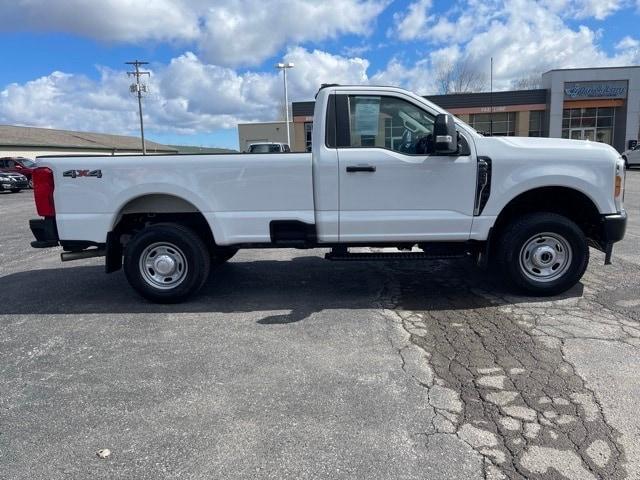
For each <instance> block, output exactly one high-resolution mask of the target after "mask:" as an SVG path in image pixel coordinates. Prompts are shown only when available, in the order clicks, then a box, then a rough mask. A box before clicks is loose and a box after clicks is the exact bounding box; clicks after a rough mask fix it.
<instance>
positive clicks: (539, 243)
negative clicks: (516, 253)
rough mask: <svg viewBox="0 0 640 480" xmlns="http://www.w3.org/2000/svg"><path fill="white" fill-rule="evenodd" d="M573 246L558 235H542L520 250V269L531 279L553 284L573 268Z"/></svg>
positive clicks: (534, 237)
mask: <svg viewBox="0 0 640 480" xmlns="http://www.w3.org/2000/svg"><path fill="white" fill-rule="evenodd" d="M572 258H573V251H572V250H571V245H569V242H568V241H567V240H566V239H565V238H564V237H563V236H562V235H558V234H557V233H549V232H545V233H540V234H537V235H534V236H533V237H531V238H530V239H529V240H527V241H526V242H525V243H524V246H523V247H522V249H521V250H520V268H521V270H522V272H523V273H524V274H525V276H527V277H528V278H529V279H531V280H533V281H536V282H551V281H553V280H556V279H557V278H560V277H561V276H562V275H564V274H565V273H566V272H567V270H569V267H570V266H571V259H572Z"/></svg>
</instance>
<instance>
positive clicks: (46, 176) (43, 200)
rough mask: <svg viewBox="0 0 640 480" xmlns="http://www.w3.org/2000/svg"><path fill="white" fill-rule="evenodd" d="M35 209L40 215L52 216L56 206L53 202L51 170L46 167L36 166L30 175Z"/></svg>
mask: <svg viewBox="0 0 640 480" xmlns="http://www.w3.org/2000/svg"><path fill="white" fill-rule="evenodd" d="M31 178H32V180H33V196H34V198H35V200H36V210H37V211H38V215H40V216H41V217H54V216H55V215H56V207H55V205H54V204H53V189H54V185H53V172H52V171H51V169H50V168H48V167H38V168H36V169H35V170H34V171H33V174H32V176H31Z"/></svg>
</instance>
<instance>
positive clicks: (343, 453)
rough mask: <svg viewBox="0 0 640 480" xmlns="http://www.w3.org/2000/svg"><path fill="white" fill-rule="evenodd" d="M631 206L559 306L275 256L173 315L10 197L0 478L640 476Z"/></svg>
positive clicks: (476, 276)
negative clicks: (74, 257)
mask: <svg viewBox="0 0 640 480" xmlns="http://www.w3.org/2000/svg"><path fill="white" fill-rule="evenodd" d="M626 205H627V210H628V212H629V215H630V222H631V223H630V225H629V227H628V231H627V237H626V238H625V240H624V241H623V242H622V243H621V244H618V246H617V248H616V251H615V256H614V264H613V265H611V266H606V267H605V266H603V255H602V254H600V253H599V252H596V251H593V250H592V259H591V263H590V266H589V269H588V272H587V274H586V275H585V277H584V279H583V282H582V284H580V285H578V286H576V287H575V288H574V289H573V290H572V291H570V292H568V293H567V294H565V295H563V296H562V297H561V298H552V299H532V298H525V297H519V296H513V295H512V294H511V293H509V292H508V291H506V290H505V289H504V288H503V287H502V286H500V284H499V283H498V282H496V281H495V279H493V278H491V277H490V276H487V275H486V274H484V273H483V272H480V271H479V270H477V269H476V268H475V267H473V266H472V265H471V264H470V263H469V262H467V261H434V262H429V263H419V264H408V263H378V262H372V263H350V262H345V263H332V262H326V261H324V260H322V258H321V255H322V252H316V251H299V250H265V251H244V252H241V253H240V254H239V255H238V256H236V257H235V258H234V259H233V260H232V261H231V262H229V263H228V264H227V265H225V266H223V267H221V268H219V269H217V270H216V271H215V272H214V274H213V275H212V277H211V279H210V281H209V283H208V285H207V286H206V287H205V289H204V292H203V293H202V294H201V295H199V296H198V297H197V298H195V299H194V300H193V301H191V302H190V303H187V304H182V305H174V306H160V305H153V304H150V303H147V302H146V301H144V300H141V299H140V298H139V297H137V296H136V295H135V294H134V293H133V291H132V290H131V289H130V288H129V286H128V284H127V283H126V280H125V278H124V275H123V274H122V272H118V273H115V274H111V275H105V274H104V273H103V267H102V265H101V264H100V260H90V261H84V262H82V261H81V262H70V263H65V264H62V263H60V261H59V257H58V254H57V253H58V252H56V251H53V250H33V249H31V248H30V247H29V242H30V240H31V235H30V232H29V231H28V225H27V221H28V219H29V218H31V217H34V216H35V211H34V207H33V201H32V195H31V193H30V192H22V193H20V194H0V292H1V294H0V477H1V478H3V479H5V478H6V479H18V478H20V479H22V478H24V479H27V478H28V479H57V478H150V479H152V478H153V479H157V478H225V479H229V478H277V479H281V478H292V479H293V478H327V479H340V478H345V479H346V478H349V479H351V478H367V479H375V478H380V479H390V478H394V479H413V478H430V479H440V478H446V479H467V478H469V479H475V478H496V479H497V478H554V479H555V478H570V479H591V478H606V479H617V478H640V441H638V439H639V438H640V416H638V414H637V413H638V398H640V376H639V375H638V371H639V370H640V171H632V172H629V176H628V179H627V192H626ZM103 448H108V449H110V450H111V452H112V453H111V455H110V456H109V457H108V458H106V459H100V458H98V456H97V455H96V452H97V451H98V450H99V449H103Z"/></svg>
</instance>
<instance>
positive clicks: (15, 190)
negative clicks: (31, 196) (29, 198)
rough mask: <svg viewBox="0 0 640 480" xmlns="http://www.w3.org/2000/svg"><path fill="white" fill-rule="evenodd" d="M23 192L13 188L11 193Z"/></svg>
mask: <svg viewBox="0 0 640 480" xmlns="http://www.w3.org/2000/svg"><path fill="white" fill-rule="evenodd" d="M21 190H22V189H21V188H12V189H11V193H20V191H21Z"/></svg>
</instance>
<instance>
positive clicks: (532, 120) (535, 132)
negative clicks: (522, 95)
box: [529, 110, 544, 137]
mask: <svg viewBox="0 0 640 480" xmlns="http://www.w3.org/2000/svg"><path fill="white" fill-rule="evenodd" d="M543 116H544V112H543V111H541V110H534V111H531V112H529V136H530V137H542V123H543V122H542V120H543Z"/></svg>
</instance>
